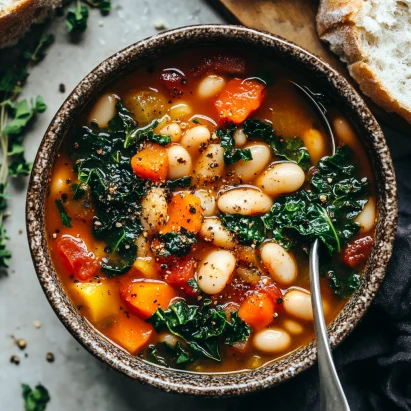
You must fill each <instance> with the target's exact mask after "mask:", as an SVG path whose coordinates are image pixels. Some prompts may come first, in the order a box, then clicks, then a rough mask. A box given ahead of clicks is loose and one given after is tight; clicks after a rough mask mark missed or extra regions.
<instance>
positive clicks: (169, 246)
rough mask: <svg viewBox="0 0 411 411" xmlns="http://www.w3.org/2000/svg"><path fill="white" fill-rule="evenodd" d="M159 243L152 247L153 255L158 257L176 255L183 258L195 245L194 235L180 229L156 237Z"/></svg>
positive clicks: (182, 228)
mask: <svg viewBox="0 0 411 411" xmlns="http://www.w3.org/2000/svg"><path fill="white" fill-rule="evenodd" d="M157 240H158V242H159V244H158V245H156V246H155V247H154V251H155V253H156V254H157V255H158V256H160V257H168V256H169V255H176V256H178V257H183V256H185V255H187V254H188V253H189V252H190V251H191V249H192V246H193V245H194V244H197V238H196V235H195V234H193V233H190V232H189V231H187V230H186V229H185V228H184V227H181V229H180V231H177V232H168V233H165V234H160V235H159V236H158V237H157Z"/></svg>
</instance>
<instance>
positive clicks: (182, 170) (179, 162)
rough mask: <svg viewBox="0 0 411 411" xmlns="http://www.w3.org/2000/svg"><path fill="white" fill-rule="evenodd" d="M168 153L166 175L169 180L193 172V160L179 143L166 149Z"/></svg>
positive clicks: (189, 174)
mask: <svg viewBox="0 0 411 411" xmlns="http://www.w3.org/2000/svg"><path fill="white" fill-rule="evenodd" d="M167 154H168V175H167V177H168V178H169V179H170V180H175V179H176V178H181V177H186V176H191V173H192V172H193V162H192V161H191V156H190V153H189V152H188V151H187V150H186V149H185V148H184V147H182V146H180V144H173V145H172V146H170V147H169V148H168V149H167Z"/></svg>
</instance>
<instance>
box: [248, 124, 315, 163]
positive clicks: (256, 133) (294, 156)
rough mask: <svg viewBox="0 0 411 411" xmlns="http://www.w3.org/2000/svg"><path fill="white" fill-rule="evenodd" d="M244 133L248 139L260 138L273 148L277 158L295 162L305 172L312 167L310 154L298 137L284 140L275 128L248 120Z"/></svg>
mask: <svg viewBox="0 0 411 411" xmlns="http://www.w3.org/2000/svg"><path fill="white" fill-rule="evenodd" d="M244 133H245V134H246V135H247V136H248V137H253V138H260V139H262V140H264V141H265V142H266V143H267V144H268V145H270V146H271V148H272V149H273V152H274V154H275V155H276V156H278V157H281V158H284V159H285V160H289V161H295V162H296V163H297V164H299V165H300V166H301V167H302V168H303V169H304V170H306V169H308V167H309V166H310V154H309V153H308V151H307V149H306V148H305V146H304V143H303V142H302V140H301V139H299V138H298V137H291V138H283V137H278V136H277V135H276V134H275V131H274V129H273V126H272V125H271V124H269V123H267V122H265V121H261V120H246V121H245V122H244Z"/></svg>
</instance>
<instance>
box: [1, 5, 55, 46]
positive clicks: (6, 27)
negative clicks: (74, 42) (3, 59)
mask: <svg viewBox="0 0 411 411" xmlns="http://www.w3.org/2000/svg"><path fill="white" fill-rule="evenodd" d="M61 3H62V0H20V1H18V2H17V3H13V4H12V5H11V6H10V7H8V8H7V9H5V10H3V11H0V48H2V47H6V46H10V45H12V44H14V43H16V42H17V40H18V39H19V38H20V37H21V36H22V35H23V34H24V33H25V32H26V31H27V30H28V29H29V28H30V26H31V25H32V24H33V23H37V22H40V21H42V20H43V19H44V18H45V17H46V16H47V14H48V13H49V12H50V11H51V10H53V9H55V8H56V7H58V6H61Z"/></svg>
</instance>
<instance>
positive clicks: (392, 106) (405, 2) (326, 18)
mask: <svg viewBox="0 0 411 411" xmlns="http://www.w3.org/2000/svg"><path fill="white" fill-rule="evenodd" d="M317 31H318V34H319V36H320V38H321V39H322V40H324V41H326V42H328V43H329V45H330V48H331V50H332V51H333V52H334V53H336V54H337V55H339V56H340V59H341V60H342V61H344V62H345V63H347V66H348V70H349V72H350V74H351V76H352V77H353V78H354V79H355V80H356V81H357V83H358V84H359V86H360V89H361V90H362V91H363V92H364V94H366V95H368V96H369V97H371V99H372V100H373V101H374V102H375V103H376V104H378V105H379V106H381V107H382V108H384V109H385V110H386V111H388V112H395V113H397V114H399V115H401V116H402V117H403V118H405V120H407V121H408V122H409V123H411V0H402V1H401V0H321V2H320V7H319V9H318V14H317Z"/></svg>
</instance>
